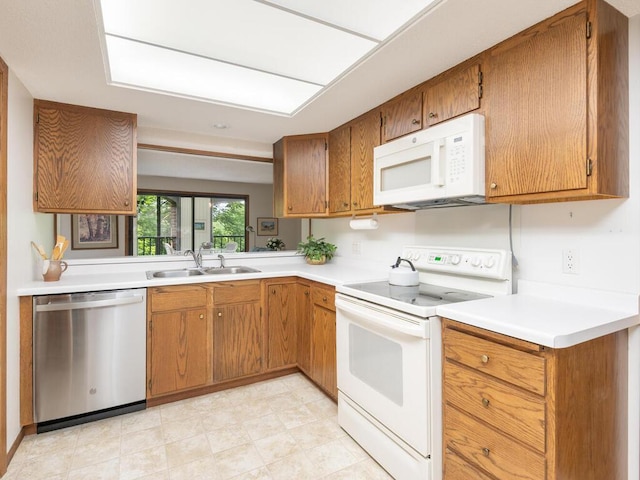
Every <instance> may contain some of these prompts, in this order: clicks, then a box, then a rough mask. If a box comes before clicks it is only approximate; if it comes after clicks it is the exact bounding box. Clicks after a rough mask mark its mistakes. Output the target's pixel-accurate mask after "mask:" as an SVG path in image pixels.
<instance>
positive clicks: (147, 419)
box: [121, 407, 162, 435]
mask: <svg viewBox="0 0 640 480" xmlns="http://www.w3.org/2000/svg"><path fill="white" fill-rule="evenodd" d="M161 424H162V419H161V417H160V409H159V408H157V407H155V408H150V409H147V410H142V411H140V412H134V413H129V414H127V415H124V416H123V417H122V423H121V428H122V434H123V435H126V434H129V433H132V432H138V431H140V430H147V429H149V428H153V427H158V426H160V425H161Z"/></svg>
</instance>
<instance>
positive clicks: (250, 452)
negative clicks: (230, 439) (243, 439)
mask: <svg viewBox="0 0 640 480" xmlns="http://www.w3.org/2000/svg"><path fill="white" fill-rule="evenodd" d="M213 458H214V459H215V461H216V468H217V470H218V473H219V474H220V477H221V478H222V479H224V480H227V479H229V478H232V477H234V476H237V475H240V474H241V473H246V472H250V471H252V470H255V469H257V468H260V467H262V466H263V465H264V464H263V461H262V457H260V454H259V453H258V450H256V447H255V446H254V445H253V444H250V443H246V444H244V445H239V446H237V447H233V448H230V449H229V450H225V451H223V452H218V453H216V454H214V456H213Z"/></svg>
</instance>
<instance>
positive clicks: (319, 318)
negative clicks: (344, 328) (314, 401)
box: [311, 305, 338, 398]
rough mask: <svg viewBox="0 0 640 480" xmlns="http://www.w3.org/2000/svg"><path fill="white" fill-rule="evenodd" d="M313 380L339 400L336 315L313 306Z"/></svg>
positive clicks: (325, 309)
mask: <svg viewBox="0 0 640 480" xmlns="http://www.w3.org/2000/svg"><path fill="white" fill-rule="evenodd" d="M311 328H312V331H311V378H312V379H313V380H315V381H316V382H317V383H318V384H319V385H320V386H321V387H323V388H324V389H325V390H326V391H327V393H329V394H330V395H332V396H333V397H335V398H337V396H338V373H337V365H336V314H335V312H333V311H331V310H329V309H327V308H324V307H321V306H319V305H314V306H313V320H312V322H311Z"/></svg>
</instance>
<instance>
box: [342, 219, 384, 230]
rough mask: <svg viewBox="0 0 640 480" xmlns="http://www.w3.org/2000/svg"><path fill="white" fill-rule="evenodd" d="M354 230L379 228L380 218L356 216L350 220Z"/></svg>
mask: <svg viewBox="0 0 640 480" xmlns="http://www.w3.org/2000/svg"><path fill="white" fill-rule="evenodd" d="M349 226H350V227H351V228H352V229H353V230H375V229H376V228H378V220H377V219H375V218H354V219H352V220H351V221H350V222H349Z"/></svg>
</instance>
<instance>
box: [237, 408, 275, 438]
mask: <svg viewBox="0 0 640 480" xmlns="http://www.w3.org/2000/svg"><path fill="white" fill-rule="evenodd" d="M242 426H243V427H244V429H245V430H246V431H247V433H248V434H249V437H251V440H259V439H261V438H265V437H270V436H271V435H276V434H277V433H280V432H282V431H283V430H284V429H285V426H284V425H283V424H282V422H281V421H280V419H279V418H278V416H277V415H276V414H275V413H273V414H271V415H265V416H263V417H259V418H253V419H251V420H247V421H245V422H243V423H242Z"/></svg>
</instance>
